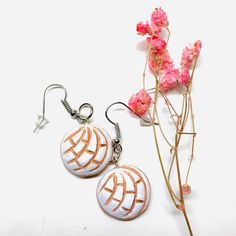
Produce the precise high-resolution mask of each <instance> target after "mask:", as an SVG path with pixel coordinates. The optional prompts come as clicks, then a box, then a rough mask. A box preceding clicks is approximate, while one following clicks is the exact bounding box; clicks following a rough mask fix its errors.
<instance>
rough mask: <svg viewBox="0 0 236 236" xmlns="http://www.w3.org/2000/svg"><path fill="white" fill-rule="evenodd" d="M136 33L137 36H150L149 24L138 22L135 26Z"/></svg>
mask: <svg viewBox="0 0 236 236" xmlns="http://www.w3.org/2000/svg"><path fill="white" fill-rule="evenodd" d="M136 30H137V33H138V34H139V35H142V36H144V35H146V34H151V32H152V30H151V28H150V25H149V23H148V22H147V21H146V23H143V22H139V23H138V24H137V26H136Z"/></svg>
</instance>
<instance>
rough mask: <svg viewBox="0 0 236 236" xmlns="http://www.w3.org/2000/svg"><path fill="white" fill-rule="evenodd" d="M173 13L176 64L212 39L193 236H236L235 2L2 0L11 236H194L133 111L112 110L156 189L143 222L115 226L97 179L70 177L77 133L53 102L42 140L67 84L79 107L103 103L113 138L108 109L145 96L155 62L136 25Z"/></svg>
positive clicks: (0, 66) (130, 152) (4, 228)
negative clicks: (71, 145)
mask: <svg viewBox="0 0 236 236" xmlns="http://www.w3.org/2000/svg"><path fill="white" fill-rule="evenodd" d="M159 5H160V6H162V7H163V8H164V9H165V10H166V12H167V14H168V16H169V20H170V29H171V32H172V35H171V39H170V50H171V55H173V57H174V58H175V60H176V62H179V60H180V54H181V52H182V48H183V47H184V46H185V45H187V44H188V43H189V42H193V41H195V40H197V39H201V40H202V41H203V50H202V56H201V63H200V65H199V67H198V69H197V71H196V74H195V81H194V91H193V101H194V106H195V111H196V127H197V133H198V135H197V146H196V160H195V161H194V165H193V169H192V173H191V176H190V184H191V187H192V189H193V193H192V195H191V197H189V198H188V201H187V206H188V207H187V208H188V212H189V217H190V220H191V224H192V227H193V231H194V233H195V234H194V235H201V236H222V235H227V236H234V235H236V217H235V210H236V207H235V199H236V191H235V177H236V176H235V173H236V172H235V166H236V159H235V131H236V129H235V99H236V96H235V94H236V93H235V87H236V86H235V85H236V82H235V81H236V80H235V71H234V68H235V52H236V44H235V42H236V34H235V25H234V23H235V21H236V19H235V18H236V14H235V2H234V1H229V0H228V1H205V0H204V1H203V0H199V1H193V0H189V1H174V0H173V1H170V0H168V1H151V0H150V1H146V0H145V1H144V0H142V1H141V0H140V1H134V0H133V1H108V0H106V1H105V0H100V1H51V0H47V1H44V0H43V1H26V0H22V1H11V0H8V1H1V2H0V34H1V37H0V80H1V92H0V100H1V122H0V132H1V157H0V158H1V164H0V189H1V192H0V235H1V236H15V235H16V236H36V235H37V236H38V235H41V236H54V235H55V236H64V235H66V236H75V235H81V236H82V235H83V236H87V235H89V236H90V235H103V236H110V235H113V236H118V235H124V234H126V235H128V236H137V235H144V233H145V235H146V236H152V235H177V236H178V235H180V236H183V235H188V234H187V231H186V226H185V223H184V220H183V217H182V215H180V214H179V212H178V211H176V210H175V209H174V208H173V205H172V204H171V201H170V198H169V196H168V194H167V192H166V187H165V184H164V181H163V176H162V174H161V170H160V165H159V163H158V160H157V156H156V152H155V148H154V142H153V135H152V132H151V129H150V128H148V127H140V126H139V122H138V120H137V119H134V118H132V117H130V115H128V114H125V112H113V113H112V116H113V119H116V120H117V121H119V122H120V126H121V129H122V132H123V149H124V152H123V154H122V158H121V163H124V164H132V165H135V166H138V167H139V168H141V169H142V170H143V171H144V172H145V173H146V174H147V176H148V178H149V180H150V183H151V185H152V198H151V202H150V206H149V208H148V210H147V211H146V212H145V213H144V214H143V215H142V216H140V217H139V218H137V219H136V220H134V221H132V222H119V221H117V220H115V219H112V218H111V217H109V216H107V215H106V214H104V213H103V212H101V209H100V207H99V205H98V203H97V200H96V185H97V181H98V178H92V179H88V180H83V179H80V178H77V177H76V176H73V175H71V174H70V173H68V171H66V170H65V168H64V166H63V164H62V162H61V160H60V151H59V150H60V141H61V138H62V137H63V135H64V134H65V132H67V131H68V129H70V128H71V127H73V126H74V125H75V123H74V122H75V121H73V120H72V119H70V117H69V116H68V114H66V112H65V110H64V108H63V107H62V105H61V104H60V99H61V98H62V96H63V93H62V91H52V92H51V93H50V94H48V97H47V98H48V104H47V105H48V106H47V114H46V117H47V118H48V119H49V121H51V122H50V123H49V124H48V125H47V127H46V128H45V129H44V130H42V131H41V132H40V133H39V134H38V135H33V133H32V130H33V129H34V122H35V121H36V119H37V114H39V113H41V106H42V95H43V89H44V88H45V87H46V85H49V84H51V83H54V82H57V83H61V84H63V85H65V86H66V88H67V89H68V93H69V102H71V103H72V105H73V107H79V106H80V104H81V103H83V102H91V103H92V104H93V105H94V108H95V113H94V117H93V118H94V123H96V124H100V125H101V126H102V127H104V128H105V129H106V130H107V131H108V132H109V133H111V134H113V135H114V130H113V129H112V127H111V125H110V124H109V123H108V122H107V121H106V120H105V117H104V110H105V108H106V107H107V106H108V105H109V104H110V103H112V102H113V101H117V100H122V101H127V100H128V98H129V96H130V95H131V94H132V93H134V92H136V91H137V90H139V89H140V88H141V85H142V84H141V75H142V70H143V64H144V52H143V51H142V50H140V42H141V40H142V39H141V37H139V36H136V33H135V25H136V23H137V22H138V21H139V20H144V19H148V18H149V15H150V13H151V11H152V10H153V9H154V8H155V7H157V6H159Z"/></svg>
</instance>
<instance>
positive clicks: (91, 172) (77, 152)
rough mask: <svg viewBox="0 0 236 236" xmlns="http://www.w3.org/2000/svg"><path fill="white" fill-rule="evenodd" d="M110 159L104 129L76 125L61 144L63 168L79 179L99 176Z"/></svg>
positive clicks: (109, 149)
mask: <svg viewBox="0 0 236 236" xmlns="http://www.w3.org/2000/svg"><path fill="white" fill-rule="evenodd" d="M71 137H72V141H71ZM102 145H103V146H102ZM72 147H73V150H72V151H71V148H72ZM111 157H112V144H111V138H110V136H109V134H108V133H107V132H106V131H105V130H104V129H102V128H98V127H96V126H91V125H79V124H78V125H77V127H75V128H73V129H72V130H70V131H69V132H68V133H67V134H66V135H65V137H64V138H63V140H62V142H61V158H62V161H63V163H64V166H65V167H66V168H67V169H68V170H69V171H70V172H71V173H73V174H75V175H78V176H80V177H91V176H95V175H97V174H99V173H100V172H101V171H103V170H104V168H105V167H106V166H107V165H108V163H109V162H110V160H111ZM75 158H76V161H75Z"/></svg>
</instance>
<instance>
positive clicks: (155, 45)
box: [147, 35, 166, 53]
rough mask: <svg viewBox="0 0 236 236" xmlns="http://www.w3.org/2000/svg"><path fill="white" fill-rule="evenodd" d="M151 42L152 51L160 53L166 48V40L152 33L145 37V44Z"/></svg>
mask: <svg viewBox="0 0 236 236" xmlns="http://www.w3.org/2000/svg"><path fill="white" fill-rule="evenodd" d="M150 43H151V48H152V51H156V52H157V53H161V52H162V51H163V50H164V49H165V48H166V41H165V40H163V39H161V38H159V37H157V36H156V35H153V36H152V37H147V44H150Z"/></svg>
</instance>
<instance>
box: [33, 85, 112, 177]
mask: <svg viewBox="0 0 236 236" xmlns="http://www.w3.org/2000/svg"><path fill="white" fill-rule="evenodd" d="M57 88H60V89H63V90H64V92H65V96H64V99H62V100H61V102H62V104H63V106H64V107H65V108H66V110H67V112H68V113H69V114H70V115H71V117H72V118H73V119H75V120H77V121H78V122H79V126H77V127H75V128H73V129H71V130H70V131H69V132H68V133H67V134H66V135H65V136H64V138H63V139H62V142H61V159H62V162H63V164H64V166H65V167H66V168H67V170H69V171H70V172H71V173H73V174H75V175H77V176H79V177H91V176H95V175H98V174H99V173H100V172H101V171H103V170H104V169H105V167H106V166H107V165H108V163H109V162H110V161H111V159H112V141H111V138H110V136H109V134H108V133H107V132H106V131H105V130H104V129H103V128H100V127H97V126H93V125H90V124H88V121H89V119H90V118H91V117H92V115H93V107H92V105H91V104H89V103H83V104H82V105H81V106H80V107H79V109H78V110H73V109H72V108H71V106H70V105H69V103H68V101H67V91H66V89H65V87H64V86H62V85H60V84H51V85H49V86H48V87H47V88H46V89H45V91H44V96H43V114H42V115H39V116H38V122H37V124H36V128H35V130H34V132H35V131H36V130H38V129H41V128H43V127H44V126H45V125H46V124H47V123H48V120H47V119H46V118H45V104H46V93H47V92H48V91H49V90H52V89H57Z"/></svg>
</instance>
